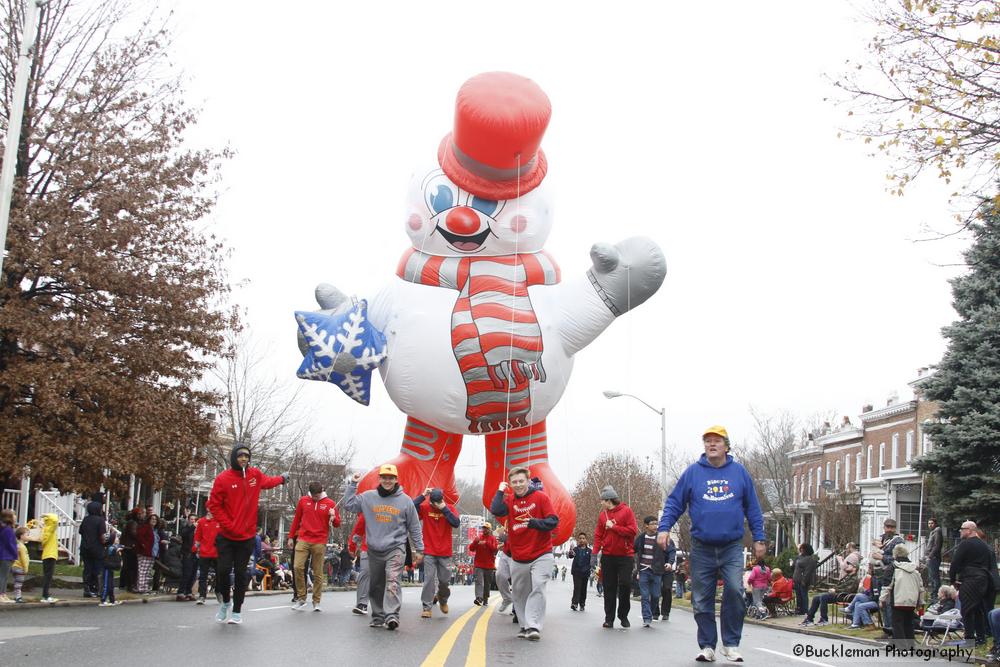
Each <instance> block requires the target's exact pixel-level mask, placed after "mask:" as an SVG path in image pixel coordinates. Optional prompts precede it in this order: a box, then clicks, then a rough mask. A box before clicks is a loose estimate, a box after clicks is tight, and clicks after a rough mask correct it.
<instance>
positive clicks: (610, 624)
mask: <svg viewBox="0 0 1000 667" xmlns="http://www.w3.org/2000/svg"><path fill="white" fill-rule="evenodd" d="M601 627H602V628H613V627H615V624H614V621H604V622H603V623H601Z"/></svg>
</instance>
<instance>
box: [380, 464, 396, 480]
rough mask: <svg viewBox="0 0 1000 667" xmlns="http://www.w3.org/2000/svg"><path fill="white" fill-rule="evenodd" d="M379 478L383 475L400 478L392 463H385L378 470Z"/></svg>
mask: <svg viewBox="0 0 1000 667" xmlns="http://www.w3.org/2000/svg"><path fill="white" fill-rule="evenodd" d="M378 474H379V476H382V475H392V476H393V477H399V472H398V471H397V470H396V466H394V465H392V464H391V463H385V464H383V465H382V466H381V467H380V468H379V469H378Z"/></svg>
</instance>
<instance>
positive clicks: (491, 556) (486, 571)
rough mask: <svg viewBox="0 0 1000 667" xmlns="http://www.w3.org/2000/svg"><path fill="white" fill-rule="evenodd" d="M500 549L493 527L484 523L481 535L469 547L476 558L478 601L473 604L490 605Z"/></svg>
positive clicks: (474, 561)
mask: <svg viewBox="0 0 1000 667" xmlns="http://www.w3.org/2000/svg"><path fill="white" fill-rule="evenodd" d="M499 549H500V545H499V544H498V543H497V538H495V537H493V526H491V525H490V524H489V523H484V524H483V525H482V527H481V528H480V531H479V535H477V536H476V539H474V540H472V544H470V545H469V553H471V554H472V555H473V556H474V557H475V558H474V559H473V561H472V566H473V567H474V568H475V570H474V573H475V574H474V576H475V578H476V599H475V600H474V601H473V604H476V605H481V606H484V607H485V606H486V605H487V604H489V601H490V588H492V586H493V579H494V578H495V577H496V571H497V551H498V550H499Z"/></svg>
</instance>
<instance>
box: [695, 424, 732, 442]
mask: <svg viewBox="0 0 1000 667" xmlns="http://www.w3.org/2000/svg"><path fill="white" fill-rule="evenodd" d="M706 435H718V436H721V437H723V438H725V439H726V440H728V439H729V433H728V432H727V431H726V428H725V427H724V426H709V427H708V428H707V429H705V432H704V433H702V434H701V437H702V439H704V438H705V436H706Z"/></svg>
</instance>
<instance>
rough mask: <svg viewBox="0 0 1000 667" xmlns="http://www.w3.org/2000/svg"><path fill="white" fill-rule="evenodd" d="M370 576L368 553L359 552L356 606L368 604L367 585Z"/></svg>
mask: <svg viewBox="0 0 1000 667" xmlns="http://www.w3.org/2000/svg"><path fill="white" fill-rule="evenodd" d="M370 579H371V576H370V575H369V572H368V552H367V551H362V552H361V569H360V570H359V571H358V593H357V596H358V601H357V603H356V604H363V605H367V604H368V583H369V580H370Z"/></svg>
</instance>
